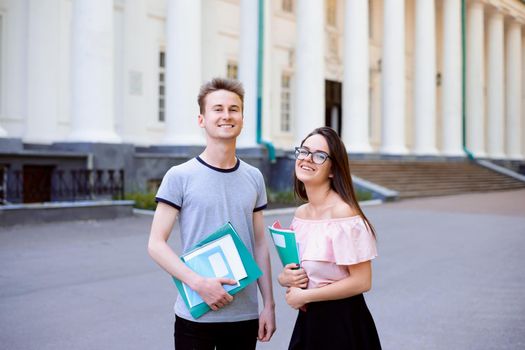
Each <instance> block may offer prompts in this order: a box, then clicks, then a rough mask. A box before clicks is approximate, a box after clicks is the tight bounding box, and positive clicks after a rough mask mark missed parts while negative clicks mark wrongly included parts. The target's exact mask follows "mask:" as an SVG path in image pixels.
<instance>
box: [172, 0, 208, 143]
mask: <svg viewBox="0 0 525 350" xmlns="http://www.w3.org/2000/svg"><path fill="white" fill-rule="evenodd" d="M167 7H168V13H167V21H166V131H165V135H164V140H163V143H165V144H172V145H198V144H203V142H204V141H205V140H204V138H203V137H202V133H201V131H200V128H199V125H198V123H197V117H198V115H199V107H198V105H197V102H196V100H197V96H198V94H199V87H200V85H201V83H202V81H201V80H202V74H201V50H202V44H201V25H202V21H201V1H200V0H192V1H186V0H170V1H168V2H167Z"/></svg>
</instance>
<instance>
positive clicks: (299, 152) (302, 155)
mask: <svg viewBox="0 0 525 350" xmlns="http://www.w3.org/2000/svg"><path fill="white" fill-rule="evenodd" d="M310 154H311V155H312V161H313V162H314V163H315V164H318V165H321V164H323V163H324V162H326V160H327V159H328V158H330V156H329V155H328V153H326V152H323V151H315V152H310V151H309V150H308V149H306V148H303V147H295V159H299V160H303V159H306V158H308V156H309V155H310Z"/></svg>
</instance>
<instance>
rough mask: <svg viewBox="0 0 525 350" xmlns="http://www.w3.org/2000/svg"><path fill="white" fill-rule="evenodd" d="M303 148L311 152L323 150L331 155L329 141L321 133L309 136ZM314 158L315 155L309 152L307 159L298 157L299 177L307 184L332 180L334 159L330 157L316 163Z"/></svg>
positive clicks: (296, 167) (296, 164) (296, 174)
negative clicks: (320, 162)
mask: <svg viewBox="0 0 525 350" xmlns="http://www.w3.org/2000/svg"><path fill="white" fill-rule="evenodd" d="M301 148H304V149H305V150H307V151H308V152H311V153H315V152H319V151H321V152H324V153H326V154H328V155H330V149H329V148H328V143H327V142H326V140H325V138H324V136H321V135H319V134H316V135H312V136H310V137H308V138H307V139H306V140H305V141H304V143H303V145H302V146H301ZM312 158H313V155H312V154H308V156H307V157H306V158H305V159H302V160H300V159H297V160H296V161H295V176H297V179H299V181H301V182H303V183H304V184H305V185H310V184H312V185H313V184H322V183H323V182H327V181H330V177H332V172H331V165H332V160H331V159H330V158H328V159H326V161H325V162H324V163H323V164H316V163H315V162H314V161H313V159H312Z"/></svg>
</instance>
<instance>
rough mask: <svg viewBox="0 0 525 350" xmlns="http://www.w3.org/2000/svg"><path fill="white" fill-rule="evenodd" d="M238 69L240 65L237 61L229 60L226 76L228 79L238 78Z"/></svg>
mask: <svg viewBox="0 0 525 350" xmlns="http://www.w3.org/2000/svg"><path fill="white" fill-rule="evenodd" d="M238 70H239V67H238V66H237V62H234V61H228V65H227V67H226V77H227V78H228V79H237V77H238Z"/></svg>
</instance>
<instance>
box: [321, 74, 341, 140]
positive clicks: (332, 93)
mask: <svg viewBox="0 0 525 350" xmlns="http://www.w3.org/2000/svg"><path fill="white" fill-rule="evenodd" d="M342 87H343V84H341V83H340V82H338V81H332V80H325V114H324V115H325V125H326V126H329V127H331V128H333V129H334V130H335V131H337V133H338V134H339V136H341V130H342V129H341V128H342V125H341V124H342V122H343V103H342V99H343V98H342Z"/></svg>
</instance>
